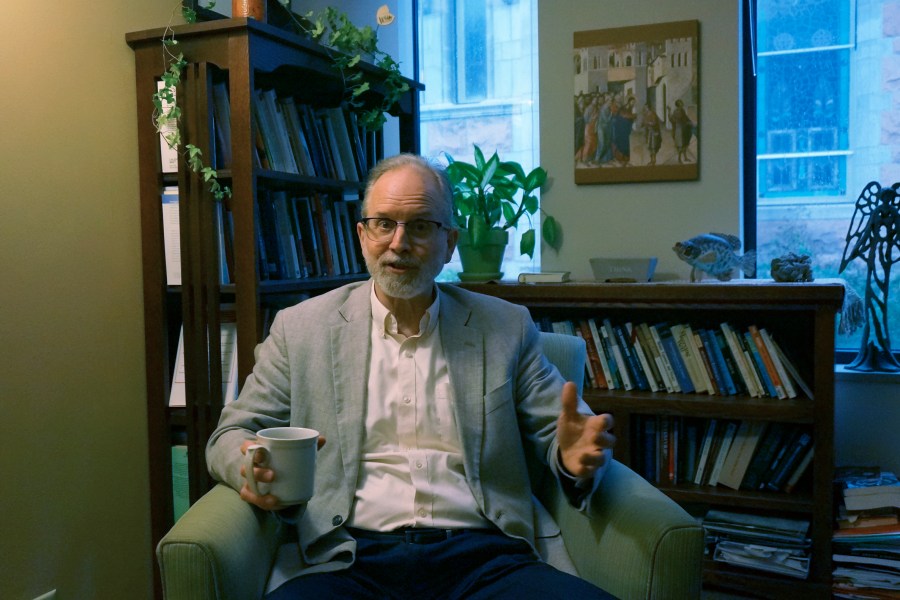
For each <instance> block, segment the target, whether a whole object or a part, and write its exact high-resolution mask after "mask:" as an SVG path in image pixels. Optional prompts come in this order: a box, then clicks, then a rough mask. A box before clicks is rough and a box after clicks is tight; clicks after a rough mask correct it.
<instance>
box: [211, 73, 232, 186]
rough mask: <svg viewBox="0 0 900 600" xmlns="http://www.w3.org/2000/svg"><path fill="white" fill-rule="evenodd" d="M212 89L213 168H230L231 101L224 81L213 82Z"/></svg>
mask: <svg viewBox="0 0 900 600" xmlns="http://www.w3.org/2000/svg"><path fill="white" fill-rule="evenodd" d="M212 91H213V123H214V124H215V130H216V131H215V133H216V161H215V163H214V165H215V168H218V169H230V168H231V163H232V155H231V102H230V101H229V99H228V86H227V85H225V83H224V82H217V83H214V84H213V86H212Z"/></svg>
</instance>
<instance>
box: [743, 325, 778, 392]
mask: <svg viewBox="0 0 900 600" xmlns="http://www.w3.org/2000/svg"><path fill="white" fill-rule="evenodd" d="M744 345H745V346H746V348H747V352H748V353H749V354H750V357H751V359H752V361H753V366H754V368H755V370H756V374H757V377H758V378H759V381H760V382H761V383H762V389H764V390H765V393H766V394H767V395H769V396H770V397H772V398H777V397H778V392H776V391H775V386H774V385H773V384H772V380H771V379H770V378H769V374H768V372H766V365H765V364H764V363H763V360H762V357H761V356H760V355H759V350H758V349H757V348H756V343H755V342H754V341H753V336H752V335H750V332H749V331H745V332H744Z"/></svg>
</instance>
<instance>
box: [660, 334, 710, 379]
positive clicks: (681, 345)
mask: <svg viewBox="0 0 900 600" xmlns="http://www.w3.org/2000/svg"><path fill="white" fill-rule="evenodd" d="M669 329H670V331H671V332H672V338H673V339H674V340H675V345H676V346H677V348H678V354H679V355H681V362H683V363H684V366H685V369H687V374H688V377H689V378H690V380H691V387H692V388H693V390H694V391H695V392H696V393H698V394H702V393H703V392H705V391H706V390H707V388H706V385H705V384H704V382H703V379H702V378H701V377H700V372H699V369H700V365H699V364H697V361H696V359H695V358H694V352H693V350H691V348H692V347H693V345H694V343H693V340H692V339H691V338H690V337H688V336H689V335H690V334H689V332H688V330H687V329H686V328H685V327H684V325H681V324H675V325H672V327H670V328H669Z"/></svg>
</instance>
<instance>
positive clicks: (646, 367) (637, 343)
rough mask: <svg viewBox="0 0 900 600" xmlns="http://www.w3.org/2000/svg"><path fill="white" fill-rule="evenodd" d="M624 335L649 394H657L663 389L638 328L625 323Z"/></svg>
mask: <svg viewBox="0 0 900 600" xmlns="http://www.w3.org/2000/svg"><path fill="white" fill-rule="evenodd" d="M625 333H626V334H627V336H628V339H627V342H628V343H629V344H631V348H632V349H633V350H634V354H635V356H637V359H638V366H639V367H640V369H641V373H642V375H643V380H644V381H646V382H647V386H648V387H649V388H650V391H651V392H658V391H660V390H661V389H665V388H664V387H663V386H662V385H661V383H660V381H659V373H658V372H657V371H656V370H655V369H656V364H655V363H653V364H651V362H650V361H651V360H652V356H651V355H649V348H648V349H647V350H645V349H644V343H643V342H642V340H641V333H640V331H639V329H638V326H637V325H635V324H634V323H631V322H628V323H625Z"/></svg>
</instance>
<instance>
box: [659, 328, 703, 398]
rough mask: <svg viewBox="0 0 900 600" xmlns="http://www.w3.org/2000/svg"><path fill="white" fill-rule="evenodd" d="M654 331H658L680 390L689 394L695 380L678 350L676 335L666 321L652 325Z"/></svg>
mask: <svg viewBox="0 0 900 600" xmlns="http://www.w3.org/2000/svg"><path fill="white" fill-rule="evenodd" d="M651 330H652V331H656V332H657V335H658V336H659V339H660V343H661V344H662V348H663V350H664V352H665V353H666V357H667V358H668V361H669V364H670V365H671V367H672V372H673V373H674V374H675V378H676V381H677V383H678V388H679V390H678V391H681V392H683V393H685V394H689V393H691V392H693V391H694V382H693V380H692V379H691V377H690V374H689V373H688V370H687V366H686V365H685V363H684V359H683V358H682V356H681V352H680V351H679V350H678V344H677V343H676V342H675V336H674V335H672V330H671V328H670V327H669V326H668V324H666V323H659V324H657V325H654V326H652V327H651Z"/></svg>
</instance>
